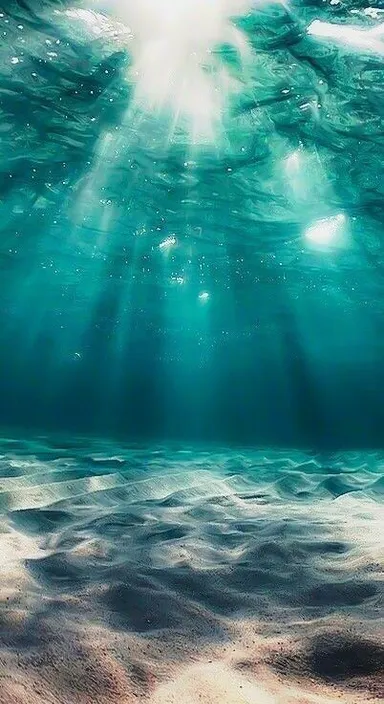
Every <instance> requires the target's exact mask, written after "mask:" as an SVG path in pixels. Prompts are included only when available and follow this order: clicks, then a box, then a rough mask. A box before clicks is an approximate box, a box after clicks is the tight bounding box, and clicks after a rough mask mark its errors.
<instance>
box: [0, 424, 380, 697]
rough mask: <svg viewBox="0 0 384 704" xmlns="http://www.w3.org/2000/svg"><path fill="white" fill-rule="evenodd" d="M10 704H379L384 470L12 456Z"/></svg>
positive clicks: (34, 452)
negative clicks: (135, 703)
mask: <svg viewBox="0 0 384 704" xmlns="http://www.w3.org/2000/svg"><path fill="white" fill-rule="evenodd" d="M0 452H1V458H0V467H1V469H0V506H1V509H2V512H3V517H2V522H1V525H0V533H1V541H2V542H1V550H2V559H3V570H2V575H1V578H0V579H1V594H2V600H1V604H0V622H1V626H0V674H1V675H2V676H1V679H0V701H1V702H4V704H5V702H7V704H8V703H9V702H11V703H12V702H27V701H28V702H38V703H39V704H42V703H43V702H44V704H46V703H49V702H59V703H60V704H64V703H65V704H72V703H73V704H76V703H79V704H83V703H84V704H85V703H88V702H100V703H102V704H109V703H110V702H124V703H125V704H126V703H127V702H131V701H138V700H139V701H143V702H145V701H148V702H151V704H171V703H172V702H181V701H182V702H183V704H189V703H191V704H195V702H196V703H197V702H207V704H213V703H214V702H220V703H221V702H226V704H231V703H233V704H238V703H239V704H240V703H248V702H249V703H251V702H252V704H254V703H256V702H259V703H260V704H270V703H271V704H272V703H274V704H280V703H281V704H283V702H284V703H286V702H288V703H289V702H292V703H293V702H297V704H298V703H299V702H300V703H301V704H304V703H306V702H308V703H309V702H319V704H320V702H324V703H326V702H329V703H331V702H336V701H338V702H340V701H345V702H360V701H361V702H363V701H367V700H368V699H369V700H370V701H371V700H372V701H376V700H377V701H379V699H380V697H381V695H382V694H383V691H382V689H381V682H382V675H383V665H384V649H383V648H382V646H381V645H380V643H381V635H382V630H381V629H382V626H383V624H382V621H380V617H381V616H382V612H383V602H382V594H383V582H382V566H383V535H382V534H383V531H382V530H380V529H381V528H382V520H383V510H382V494H383V474H382V467H383V466H384V463H383V457H384V455H383V454H380V453H378V452H371V453H369V452H365V453H357V452H356V453H352V452H350V453H344V454H333V455H331V454H329V455H327V456H320V455H313V454H311V453H306V452H302V451H291V450H290V451H277V450H268V449H265V450H239V449H236V450H234V449H228V448H217V447H212V448H208V449H202V448H193V447H180V446H178V447H161V446H157V447H155V446H153V447H141V446H138V445H137V446H129V447H128V446H117V445H116V444H113V443H107V442H102V441H90V440H88V439H86V438H34V439H28V440H25V439H23V440H20V439H15V440H12V441H11V440H7V439H3V440H2V441H1V446H0Z"/></svg>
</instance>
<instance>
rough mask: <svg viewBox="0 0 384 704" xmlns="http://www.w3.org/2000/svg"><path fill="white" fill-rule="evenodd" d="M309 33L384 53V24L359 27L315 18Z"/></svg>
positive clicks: (308, 30)
mask: <svg viewBox="0 0 384 704" xmlns="http://www.w3.org/2000/svg"><path fill="white" fill-rule="evenodd" d="M307 33H308V34H312V35H314V36H316V37H324V38H326V39H335V40H336V41H339V42H342V43H343V44H349V45H351V46H354V47H356V49H362V50H364V49H368V50H369V51H373V52H375V53H378V54H384V24H380V25H379V26H378V27H374V28H373V29H359V28H357V27H355V26H353V25H348V24H343V25H341V24H333V23H331V22H321V20H314V21H313V22H311V24H310V25H309V27H308V29H307Z"/></svg>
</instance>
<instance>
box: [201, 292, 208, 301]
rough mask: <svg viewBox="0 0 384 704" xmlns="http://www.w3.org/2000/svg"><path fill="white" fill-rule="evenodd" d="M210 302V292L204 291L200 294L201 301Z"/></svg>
mask: <svg viewBox="0 0 384 704" xmlns="http://www.w3.org/2000/svg"><path fill="white" fill-rule="evenodd" d="M208 300H209V293H208V291H202V292H201V293H199V301H202V302H203V303H206V302H207V301H208Z"/></svg>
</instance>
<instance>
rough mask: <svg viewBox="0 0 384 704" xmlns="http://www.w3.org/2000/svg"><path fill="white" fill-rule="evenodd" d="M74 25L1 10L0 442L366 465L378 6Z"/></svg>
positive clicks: (378, 158)
mask: <svg viewBox="0 0 384 704" xmlns="http://www.w3.org/2000/svg"><path fill="white" fill-rule="evenodd" d="M95 7H96V6H95V4H94V5H92V4H91V3H88V4H87V3H83V4H82V5H81V6H80V9H79V8H78V6H77V5H76V4H75V6H74V7H72V6H69V5H67V4H66V3H49V2H48V3H43V4H41V3H39V4H37V5H34V4H33V3H32V2H29V3H27V2H24V3H23V2H13V3H10V4H8V5H7V10H6V11H5V10H3V11H2V13H1V14H2V16H1V18H0V20H1V27H2V36H3V41H2V46H1V52H2V53H1V57H2V58H1V61H2V63H1V65H2V69H1V70H2V93H1V108H2V115H3V118H2V127H1V130H2V131H1V164H2V171H1V179H2V185H1V189H2V190H1V193H2V195H1V202H0V208H1V229H2V243H3V244H2V250H1V253H2V275H1V300H0V305H1V310H0V315H1V326H0V328H1V332H0V334H1V371H0V375H1V376H0V390H1V393H0V398H1V419H2V422H3V424H5V425H8V424H16V425H24V426H27V427H28V426H30V425H31V424H34V425H35V427H37V429H39V430H44V429H47V428H48V427H51V428H52V429H55V430H58V429H60V428H67V429H70V430H74V431H75V432H78V431H80V432H83V431H87V432H96V433H101V434H103V435H105V433H106V432H107V433H112V434H116V433H122V434H123V435H124V436H125V437H126V436H127V434H129V435H130V436H131V437H132V439H134V438H135V437H137V436H138V435H140V436H143V435H147V436H148V437H152V436H156V437H157V438H160V439H161V438H163V437H180V438H184V439H187V440H188V438H192V437H194V438H195V439H197V440H199V439H204V438H205V439H207V440H217V441H219V442H224V443H225V442H228V441H231V442H233V441H234V442H236V441H239V442H248V443H250V444H255V443H256V444H257V443H264V444H268V443H272V444H278V445H279V444H282V445H285V444H290V445H296V446H297V445H299V446H303V445H304V446H308V445H309V446H317V447H319V446H323V445H326V444H330V445H333V446H334V447H338V446H344V447H346V446H350V445H351V444H352V445H356V444H357V445H358V446H361V445H364V446H365V447H367V446H380V445H381V438H382V432H381V429H382V423H383V411H382V403H381V399H382V391H383V373H382V364H381V361H382V320H383V318H382V295H383V292H382V282H383V277H382V256H383V255H382V245H381V239H382V238H381V233H382V223H383V209H382V204H383V198H382V196H383V194H382V185H383V172H382V163H383V137H382V117H383V115H382V111H383V95H382V83H383V81H382V74H383V64H382V56H383V44H382V29H381V28H382V14H383V13H382V10H381V9H380V8H376V9H375V8H372V7H369V6H368V4H367V3H362V4H360V5H359V7H355V5H354V3H350V2H338V3H333V4H332V3H323V2H319V3H317V2H310V3H306V2H292V3H290V4H289V6H285V5H283V4H279V3H273V4H269V3H266V4H263V5H262V6H258V5H257V4H254V5H253V6H252V7H248V5H247V2H245V3H242V2H240V3H238V2H237V1H234V2H233V3H230V2H229V1H228V2H224V1H222V2H217V1H216V2H213V3H208V4H207V3H200V4H198V5H196V8H197V9H195V10H193V9H192V10H191V7H194V6H191V5H190V3H188V1H187V0H183V2H182V3H181V4H180V3H179V4H178V5H177V7H178V8H179V10H177V12H176V11H175V10H173V12H174V16H173V20H172V22H173V24H172V22H170V20H169V13H170V9H169V8H170V4H169V2H168V4H167V3H166V2H165V0H164V2H163V5H162V4H161V2H158V3H155V2H154V0H151V1H150V0H148V2H147V3H144V4H143V5H142V6H140V7H141V8H142V9H141V10H139V9H138V7H137V6H136V4H135V3H132V2H127V3H118V2H114V3H108V2H106V3H104V5H103V6H101V5H100V3H99V5H98V7H99V9H100V12H96V11H91V9H90V8H95ZM156 7H157V9H156ZM175 7H176V6H175ZM135 8H136V10H135ZM207 8H208V9H207ZM109 10H111V13H112V14H107V16H106V15H105V14H101V11H103V12H104V13H105V12H106V13H108V12H109ZM236 12H237V13H239V15H240V16H235V17H233V18H231V13H234V14H236ZM188 13H189V14H188ZM191 13H192V14H191ZM199 13H200V15H199ZM171 16H172V15H171ZM200 16H201V19H200V20H199V17H200ZM151 17H152V21H151V19H150V18H151ZM121 21H123V22H125V24H124V25H122V24H121ZM130 26H131V28H127V27H130ZM335 31H336V34H335ZM167 33H168V34H167ZM148 47H149V49H148ZM156 52H157V53H156ZM148 57H149V58H148ZM154 57H155V58H154ZM191 57H192V58H191ZM193 57H195V58H193Z"/></svg>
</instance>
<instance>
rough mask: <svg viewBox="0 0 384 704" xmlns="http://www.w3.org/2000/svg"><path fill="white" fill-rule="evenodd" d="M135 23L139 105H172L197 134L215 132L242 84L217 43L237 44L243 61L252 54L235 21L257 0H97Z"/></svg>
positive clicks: (123, 19) (135, 77)
mask: <svg viewBox="0 0 384 704" xmlns="http://www.w3.org/2000/svg"><path fill="white" fill-rule="evenodd" d="M93 5H94V6H96V8H100V9H102V10H103V11H105V12H108V13H112V14H113V15H114V16H115V17H116V18H117V19H118V20H120V21H121V22H123V23H124V24H125V25H126V26H129V28H130V30H131V32H132V34H133V40H132V41H131V42H130V45H129V49H130V52H131V55H132V57H133V67H132V71H131V77H132V79H133V80H134V81H135V84H136V91H135V97H136V101H137V103H138V104H140V105H143V106H145V107H146V108H147V109H150V110H153V109H157V108H163V107H164V106H165V107H167V108H169V107H170V108H171V110H172V113H173V119H174V121H175V122H176V121H177V120H178V119H179V117H184V118H187V119H188V121H189V122H190V124H191V126H192V130H193V132H194V133H195V135H196V136H201V135H203V134H204V135H205V136H213V135H212V130H213V126H214V124H215V123H216V122H217V121H218V120H219V119H220V118H221V113H222V110H223V107H224V103H225V101H226V100H227V98H228V96H229V95H230V94H231V93H233V92H235V91H236V90H240V89H241V81H239V80H238V78H239V77H238V78H237V79H235V78H234V76H233V73H231V72H230V71H229V70H228V68H227V67H226V66H225V64H224V63H223V62H222V60H221V58H220V57H219V56H218V55H217V54H216V52H215V50H216V49H217V47H219V46H222V45H224V44H225V45H228V46H231V47H232V48H233V49H234V50H235V51H236V52H237V55H238V56H239V57H240V61H241V63H242V64H244V62H245V63H246V62H247V60H248V59H249V58H250V56H251V49H250V47H249V45H248V42H247V39H246V37H245V35H244V34H243V32H241V31H240V30H239V29H237V27H236V26H235V24H234V23H233V21H232V18H233V17H234V16H241V15H245V14H247V12H248V11H249V10H250V8H251V6H252V0H93Z"/></svg>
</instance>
